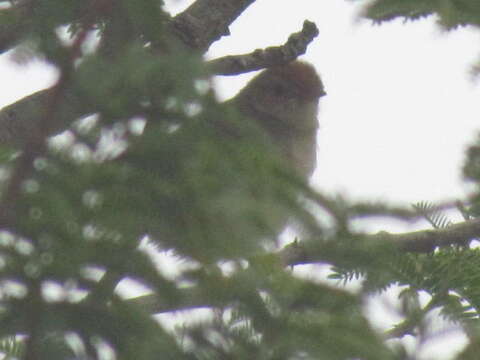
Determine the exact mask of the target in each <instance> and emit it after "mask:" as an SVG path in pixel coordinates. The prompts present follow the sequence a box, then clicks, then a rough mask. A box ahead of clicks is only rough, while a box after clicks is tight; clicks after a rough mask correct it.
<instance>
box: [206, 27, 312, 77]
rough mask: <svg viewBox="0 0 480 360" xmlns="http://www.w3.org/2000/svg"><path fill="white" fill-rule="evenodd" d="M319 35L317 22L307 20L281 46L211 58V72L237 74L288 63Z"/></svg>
mask: <svg viewBox="0 0 480 360" xmlns="http://www.w3.org/2000/svg"><path fill="white" fill-rule="evenodd" d="M317 35H318V28H317V26H316V25H315V23H313V22H311V21H308V20H305V22H304V23H303V28H302V30H300V31H299V32H296V33H293V34H291V35H290V36H289V37H288V40H287V42H286V43H285V44H283V45H281V46H270V47H267V48H266V49H257V50H255V51H253V52H252V53H249V54H242V55H230V56H224V57H221V58H218V59H214V60H210V61H209V62H207V64H206V65H207V66H208V68H209V69H210V72H211V73H213V74H218V75H237V74H242V73H246V72H249V71H255V70H260V69H264V68H267V67H271V66H276V65H283V64H287V63H289V62H290V61H293V60H295V59H296V58H297V57H299V56H300V55H302V54H304V53H305V51H306V50H307V46H308V45H309V44H310V43H311V42H312V41H313V39H314V38H315V37H317Z"/></svg>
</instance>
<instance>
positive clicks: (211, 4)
mask: <svg viewBox="0 0 480 360" xmlns="http://www.w3.org/2000/svg"><path fill="white" fill-rule="evenodd" d="M254 2H255V0H235V1H232V0H197V1H195V2H194V3H193V4H192V5H191V6H190V7H189V8H187V9H186V10H185V11H184V12H182V13H180V14H178V15H177V16H175V18H174V19H173V21H172V23H171V24H170V29H171V30H172V31H173V33H174V34H175V35H176V36H177V37H178V38H179V39H180V40H182V42H183V43H185V44H186V45H187V46H188V47H190V48H191V49H194V50H200V51H201V52H205V51H207V50H208V48H209V47H210V45H212V44H213V43H214V42H215V41H217V40H219V39H220V38H221V37H222V36H224V35H230V30H229V29H228V27H229V25H230V24H231V23H232V22H234V21H235V19H236V18H237V17H239V16H240V14H241V13H242V12H243V11H244V10H245V9H246V8H247V7H249V6H250V5H251V4H253V3H254Z"/></svg>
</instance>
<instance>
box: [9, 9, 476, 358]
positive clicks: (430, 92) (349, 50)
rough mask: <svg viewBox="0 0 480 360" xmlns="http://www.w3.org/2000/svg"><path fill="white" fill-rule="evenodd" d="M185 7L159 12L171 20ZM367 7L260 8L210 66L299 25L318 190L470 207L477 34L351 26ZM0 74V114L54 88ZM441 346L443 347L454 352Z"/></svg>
mask: <svg viewBox="0 0 480 360" xmlns="http://www.w3.org/2000/svg"><path fill="white" fill-rule="evenodd" d="M191 2H192V1H175V0H169V1H166V3H167V5H168V7H169V9H170V10H171V11H172V12H173V13H175V12H177V11H180V10H182V9H183V8H185V7H186V6H187V5H188V4H190V3H191ZM364 3H365V2H364V1H342V0H323V1H319V0H295V1H292V0H258V1H257V2H256V3H255V4H254V5H252V6H251V7H250V8H249V9H248V10H247V11H245V12H244V14H242V16H241V17H240V18H239V19H238V20H237V21H236V22H235V23H234V24H233V25H232V26H231V28H230V30H231V36H230V37H229V38H224V39H222V40H221V41H219V42H217V43H216V44H214V45H213V46H212V48H211V49H210V52H209V53H208V56H209V57H210V58H213V57H218V56H223V55H231V54H239V53H247V52H251V51H252V50H254V49H256V48H264V47H267V46H271V45H279V44H282V43H284V42H285V41H286V39H287V38H288V35H289V34H291V33H292V32H296V31H298V30H299V29H301V27H302V23H303V21H304V20H305V19H309V20H311V21H314V22H315V23H316V24H317V26H318V27H319V30H320V35H319V36H318V37H317V38H316V39H315V41H314V43H313V44H312V45H311V46H310V47H309V48H308V52H307V54H306V55H305V56H304V57H303V59H305V60H308V61H310V62H311V63H313V64H314V65H315V66H316V68H317V69H318V70H319V72H320V73H321V75H322V78H323V80H324V83H325V86H326V90H327V93H328V95H327V96H326V97H324V98H323V100H322V104H321V111H320V116H319V117H320V133H319V149H318V151H319V161H318V169H317V171H316V173H315V175H314V177H313V183H314V184H315V186H316V187H317V188H319V189H321V190H325V191H328V192H343V193H346V194H347V195H350V196H351V197H353V198H360V199H371V200H392V201H395V202H396V203H401V204H410V203H412V202H417V201H422V200H428V201H444V200H451V199H452V198H456V197H462V196H465V194H466V191H467V187H466V186H465V184H464V182H463V181H462V179H461V166H462V161H463V155H464V149H465V146H466V145H467V144H468V143H469V142H471V141H472V140H473V136H474V134H475V133H476V131H477V130H478V129H480V121H479V114H480V109H479V104H480V102H479V98H480V97H479V96H480V82H477V83H475V82H474V81H473V80H472V78H471V77H470V68H471V66H472V65H473V64H474V62H475V60H477V56H479V57H480V45H479V44H480V41H479V40H480V33H479V32H478V31H474V30H472V29H459V30H456V31H452V32H449V33H445V32H442V31H440V30H439V27H438V26H436V24H435V19H434V18H428V19H425V20H421V21H417V22H413V23H406V24H404V23H403V22H402V21H399V20H397V21H394V22H391V23H388V24H384V25H382V26H372V25H371V24H370V23H369V22H367V21H360V20H358V17H357V14H358V13H359V10H360V9H361V5H362V4H364ZM0 71H1V74H2V83H1V86H0V107H2V106H4V105H7V104H9V103H12V102H14V101H15V100H17V99H20V98H22V97H23V96H26V95H28V94H30V93H32V92H33V91H36V90H40V89H42V88H45V87H47V86H49V85H50V84H52V83H53V81H54V72H53V71H52V70H51V69H49V68H47V67H45V66H43V65H41V64H39V63H35V64H30V65H28V66H19V65H12V64H11V63H10V61H9V54H4V55H2V56H0ZM252 75H253V74H249V75H242V76H238V77H224V78H219V79H218V81H217V86H218V92H219V96H220V97H221V98H222V99H225V98H228V97H230V96H233V95H234V94H235V93H236V92H237V91H238V90H239V89H240V88H241V87H242V86H243V85H244V84H245V82H246V81H247V80H248V79H249V78H251V76H252ZM448 338H449V339H450V341H449V345H448V347H449V348H455V347H458V346H460V345H459V344H460V343H461V342H459V340H458V338H456V337H454V336H450V337H448ZM446 341H447V340H446V338H445V339H443V340H441V342H442V343H445V342H446ZM452 342H453V343H454V345H452ZM455 344H456V345H455ZM436 345H438V344H436ZM436 345H435V346H436ZM437 351H438V348H437ZM427 353H429V354H432V353H431V351H427ZM442 353H444V351H443V350H442ZM444 354H445V353H444ZM425 358H428V356H426V357H425ZM435 358H440V355H439V354H438V352H437V355H436V357H435Z"/></svg>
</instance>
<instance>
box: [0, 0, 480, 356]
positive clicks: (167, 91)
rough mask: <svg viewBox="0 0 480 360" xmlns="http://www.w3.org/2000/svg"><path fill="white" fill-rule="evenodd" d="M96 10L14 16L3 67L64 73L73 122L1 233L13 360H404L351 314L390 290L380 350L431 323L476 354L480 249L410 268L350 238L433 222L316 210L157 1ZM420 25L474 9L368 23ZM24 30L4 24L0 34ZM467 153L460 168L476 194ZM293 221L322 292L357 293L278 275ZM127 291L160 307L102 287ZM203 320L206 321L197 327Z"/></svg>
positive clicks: (387, 15)
mask: <svg viewBox="0 0 480 360" xmlns="http://www.w3.org/2000/svg"><path fill="white" fill-rule="evenodd" d="M0 3H6V2H5V1H1V2H0ZM104 3H105V4H108V3H109V2H104ZM440 3H441V4H442V6H444V7H440V5H439V4H440ZM89 4H90V5H89V6H87V5H85V4H83V3H82V4H80V3H79V2H76V1H65V0H55V1H54V0H52V1H39V2H32V3H28V2H26V5H25V6H27V7H30V8H29V9H30V11H31V17H30V18H29V20H28V21H26V22H25V23H24V24H23V26H22V31H21V33H20V35H19V36H20V40H19V45H18V47H19V48H17V49H16V50H15V51H19V52H22V53H23V54H30V55H31V56H32V55H33V56H35V57H39V58H41V59H44V60H45V61H47V62H49V63H51V64H54V65H56V66H57V67H58V68H59V69H60V71H63V72H68V77H66V80H65V81H66V85H64V88H63V90H64V91H65V93H67V94H75V97H76V99H78V102H77V107H78V109H76V114H81V116H75V117H72V118H70V119H68V120H69V122H70V123H71V124H72V127H71V130H68V134H64V135H63V136H64V138H66V139H67V140H64V141H63V142H61V143H60V144H57V145H55V146H54V145H51V146H49V147H48V149H47V150H46V151H43V152H41V153H38V154H37V155H38V156H36V157H35V158H34V160H33V166H32V171H30V172H29V173H26V174H24V176H23V178H21V184H20V188H21V192H20V194H19V196H18V197H17V198H16V199H15V200H16V201H15V203H14V204H9V207H11V208H13V211H14V214H15V216H14V217H13V218H12V219H9V222H8V223H7V224H4V226H3V227H2V231H1V232H0V291H1V302H0V338H1V339H3V340H2V341H1V342H0V350H1V351H3V353H4V354H5V356H6V358H8V359H15V358H25V359H49V360H50V359H112V358H113V359H139V360H141V359H157V358H161V359H329V360H335V359H338V360H340V359H369V360H372V359H373V360H374V359H379V360H380V359H381V360H386V359H407V358H408V356H411V354H410V355H407V350H406V349H404V348H403V347H402V346H401V345H399V344H397V345H395V346H389V345H387V344H386V343H385V341H384V338H383V335H384V334H381V333H380V332H379V331H377V330H374V328H373V326H372V324H371V323H370V322H369V319H368V318H367V316H366V315H365V311H364V306H365V302H366V300H367V299H368V298H369V297H370V296H372V295H375V294H379V293H382V292H383V291H384V290H386V289H388V288H390V287H392V286H393V285H400V286H401V289H402V292H401V294H400V300H401V306H400V307H399V309H398V312H399V314H400V316H401V318H402V321H401V322H399V323H398V324H397V325H396V326H395V327H393V328H392V329H391V331H390V332H389V333H388V334H387V335H389V337H392V338H394V337H398V338H399V337H402V336H404V335H407V334H408V335H414V336H419V337H422V341H425V340H426V339H428V337H429V336H430V335H431V333H429V332H428V325H429V319H430V317H429V315H431V314H432V313H433V312H434V311H436V310H440V313H441V314H442V316H444V317H445V318H446V319H448V320H451V321H453V322H455V323H458V324H460V325H461V326H462V327H463V329H464V330H465V332H466V333H467V334H468V336H469V337H470V340H471V342H470V344H469V345H468V346H467V348H466V349H465V351H464V353H463V354H462V355H461V357H459V358H461V359H473V358H474V355H475V352H474V349H475V348H476V347H477V346H478V345H477V344H478V342H479V339H480V336H479V334H478V313H479V310H480V308H479V306H480V281H478V279H477V278H478V275H477V274H478V270H477V269H478V268H479V266H480V257H479V256H478V249H474V248H470V247H469V246H468V244H465V245H464V246H457V247H448V248H442V249H439V250H437V251H436V252H435V253H433V254H407V253H403V252H400V251H399V250H398V249H395V248H394V247H393V245H392V244H389V243H388V242H386V241H381V239H380V241H375V242H373V241H369V240H368V237H367V238H366V237H365V234H363V233H361V232H359V231H355V229H357V228H358V227H357V226H356V221H358V219H359V218H360V219H370V218H373V219H378V217H379V216H383V217H385V216H388V217H393V218H398V219H400V220H405V219H409V218H415V215H421V216H424V217H426V218H427V219H428V220H429V221H430V222H431V223H432V225H434V227H442V226H448V221H446V220H445V218H444V217H442V216H441V215H438V214H436V215H435V216H432V212H431V211H430V210H429V205H428V204H425V203H423V204H419V205H418V206H416V210H412V211H410V210H408V209H407V210H405V209H403V210H402V211H398V209H393V208H391V207H389V206H388V205H387V204H370V203H360V204H359V203H355V204H354V203H349V202H348V201H346V200H345V199H342V198H341V197H337V198H335V197H325V196H319V195H320V194H318V193H316V192H315V190H313V189H311V188H310V187H309V186H308V184H306V183H305V182H304V181H302V180H301V179H298V178H297V177H296V176H295V175H294V174H293V173H292V172H291V171H290V169H287V168H285V167H284V165H283V163H282V162H281V161H279V159H278V158H277V156H276V154H275V151H274V150H273V149H272V147H271V146H270V144H269V143H268V141H267V140H266V138H265V136H264V135H263V134H262V133H261V132H260V131H259V129H258V128H256V127H255V125H254V124H252V123H250V122H249V121H248V120H247V119H243V118H241V117H239V116H238V114H237V113H236V112H235V111H234V110H233V109H231V108H228V107H227V106H225V105H224V104H220V103H218V102H217V101H216V99H215V96H214V94H213V91H212V89H211V87H210V83H209V80H208V74H206V73H205V70H204V66H203V60H202V58H201V56H200V54H195V53H192V52H189V51H188V50H186V49H185V48H184V46H183V45H182V44H180V43H178V40H177V39H176V38H174V37H172V36H171V35H169V32H168V31H167V30H166V28H165V24H166V22H167V21H168V18H169V16H168V14H167V13H166V12H165V11H164V10H162V8H161V7H160V4H159V1H157V0H155V1H153V0H141V1H136V2H132V1H126V0H123V1H118V2H115V5H111V6H110V7H106V8H102V7H101V6H100V5H101V4H102V2H100V1H99V2H91V3H90V2H89ZM95 4H96V5H98V6H97V7H96V6H95ZM440 10H442V11H440ZM432 13H436V14H437V15H438V16H439V17H440V19H441V21H442V23H444V24H446V25H447V26H448V27H453V26H454V25H458V24H472V25H477V24H478V23H479V22H480V10H479V9H478V6H477V5H476V0H472V1H467V0H463V1H453V0H451V1H433V0H430V1H427V0H425V1H405V0H396V1H395V0H385V1H381V0H378V1H374V2H373V3H371V4H370V5H369V7H368V8H367V10H366V16H367V17H370V18H372V19H375V20H377V21H383V20H390V19H392V18H394V17H398V16H401V17H407V18H412V19H414V18H418V17H420V16H423V15H428V14H432ZM17 16H18V14H17V13H8V12H5V13H4V14H2V15H1V16H0V25H2V24H11V23H14V22H15V21H18V19H17ZM86 32H87V33H88V34H89V35H91V36H92V38H93V39H96V40H98V39H102V41H100V42H99V46H98V47H97V48H96V50H93V51H91V52H85V53H84V54H83V55H82V56H81V58H80V61H76V62H75V63H74V64H72V63H69V61H70V62H71V61H72V57H71V54H70V53H69V51H71V47H70V46H69V45H68V44H69V41H66V40H65V37H66V34H69V36H72V37H73V38H75V37H77V38H78V37H79V36H80V34H82V33H83V34H85V33H86ZM327 85H328V84H327ZM60 99H61V98H60ZM38 110H39V116H40V115H41V113H42V111H44V110H43V109H38ZM53 114H54V116H55V109H53ZM479 146H480V142H479V143H478V144H476V145H475V144H474V145H472V147H471V148H470V150H469V152H468V155H469V156H468V159H467V161H466V165H465V174H466V176H467V177H468V178H469V179H470V180H471V181H472V182H473V183H474V184H476V185H475V186H478V184H480V177H479V175H478V171H477V170H476V168H477V167H478V164H479V162H478V159H477V157H478V154H480V152H479V151H477V147H479ZM0 155H1V159H2V167H1V169H0V170H1V172H0V175H1V176H0V179H1V181H2V195H3V196H4V197H5V194H6V193H7V192H8V191H9V187H8V184H9V174H11V173H12V172H15V171H18V167H19V165H18V155H17V154H16V153H15V151H12V149H6V148H5V149H3V150H2V153H1V154H0ZM479 194H480V192H479V191H478V188H477V191H476V193H475V194H474V196H473V197H472V206H471V209H469V212H468V213H469V215H468V216H470V217H471V218H474V217H476V216H477V213H478V203H479V200H478V199H479V196H480V195H479ZM325 199H327V200H328V201H327V200H325ZM3 205H4V206H5V204H4V203H3ZM286 216H289V217H290V218H291V219H292V222H294V223H295V224H296V228H297V229H299V231H298V233H299V234H300V235H299V236H300V237H301V239H300V240H303V241H305V242H306V243H309V244H313V246H315V247H317V248H320V249H322V248H323V249H324V252H323V254H324V255H323V261H322V265H329V266H331V271H330V277H331V278H332V279H337V280H339V281H340V282H344V283H350V282H354V283H355V284H356V289H355V290H352V291H346V290H345V289H343V288H341V287H335V286H333V285H331V284H332V283H331V282H330V283H327V282H326V281H321V280H320V279H319V278H318V277H315V276H314V275H315V270H317V269H319V268H317V267H312V276H311V277H308V278H305V277H298V276H296V275H295V274H294V273H293V272H292V271H291V269H289V268H286V267H285V266H284V264H282V261H281V259H280V258H279V257H278V256H277V255H276V254H275V252H276V250H277V249H278V247H279V242H278V235H279V234H278V227H279V226H280V225H279V224H282V223H283V221H284V220H283V219H284V218H285V217H286ZM291 240H293V239H291ZM146 243H148V244H150V245H153V246H149V245H148V246H147V245H145V244H146ZM158 254H162V256H166V255H165V254H167V255H169V256H170V258H175V259H176V260H177V262H178V265H177V266H178V269H176V270H177V271H176V272H175V275H171V274H170V273H167V272H165V271H162V270H161V269H159V268H158V267H157V264H156V256H158ZM477 262H479V263H478V264H477ZM104 273H105V276H104V277H103V278H102V276H101V275H102V274H104ZM100 279H101V280H100ZM109 279H110V280H109ZM121 279H130V280H133V281H136V282H137V283H140V284H142V285H143V286H144V287H145V288H146V289H148V291H149V292H150V294H153V295H154V296H155V299H156V301H157V302H158V303H160V304H161V305H158V303H157V305H156V306H157V307H156V309H157V310H155V311H152V310H151V309H150V308H149V307H148V306H142V305H141V304H142V302H140V301H138V302H136V301H131V300H126V299H125V297H124V296H121V295H120V294H118V293H117V292H114V291H113V290H114V287H115V285H116V283H117V282H118V281H119V280H121ZM420 295H421V296H423V298H425V295H427V296H426V298H428V299H429V300H428V302H427V303H425V301H423V300H422V299H421V298H420ZM159 307H160V309H159ZM197 308H201V309H210V312H209V316H207V317H205V316H203V317H199V316H197V315H196V312H195V310H194V309H197ZM152 312H155V313H156V312H163V313H164V315H165V314H167V315H168V314H172V315H175V314H179V313H181V314H183V315H186V316H189V317H190V319H189V320H190V321H186V322H185V323H183V324H182V325H181V326H177V327H175V329H174V330H173V331H172V330H167V329H168V328H170V327H166V326H164V324H165V323H169V322H173V321H174V319H175V317H174V316H171V317H170V318H169V317H168V316H163V315H162V317H161V319H162V320H161V321H159V320H158V318H156V317H154V316H152ZM165 319H166V320H165ZM410 358H411V357H410Z"/></svg>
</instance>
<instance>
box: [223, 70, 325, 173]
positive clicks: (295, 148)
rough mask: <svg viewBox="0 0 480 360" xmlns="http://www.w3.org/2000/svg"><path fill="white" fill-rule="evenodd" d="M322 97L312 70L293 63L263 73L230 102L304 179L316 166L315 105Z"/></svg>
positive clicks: (316, 111)
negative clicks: (270, 141) (253, 123)
mask: <svg viewBox="0 0 480 360" xmlns="http://www.w3.org/2000/svg"><path fill="white" fill-rule="evenodd" d="M325 94H326V93H325V91H324V87H323V83H322V81H321V79H320V77H319V75H318V74H317V72H316V71H315V68H314V67H313V66H312V65H310V64H308V63H305V62H301V61H294V62H291V63H289V64H287V65H283V66H276V67H272V68H269V69H268V70H265V71H263V72H262V73H260V74H259V75H258V76H256V77H255V78H253V79H252V80H251V81H250V82H249V83H248V84H247V85H246V86H245V87H244V88H243V89H242V90H241V91H240V93H239V94H238V95H237V96H235V98H233V99H232V100H231V102H232V103H233V104H235V106H236V107H237V108H238V109H239V110H240V112H241V113H242V114H244V115H245V116H248V117H249V118H250V119H255V120H256V121H257V122H258V124H260V126H261V127H262V128H263V129H264V130H265V132H266V133H267V134H268V135H269V136H270V137H271V138H272V141H273V143H274V144H275V145H276V146H278V148H279V149H280V151H281V155H282V156H283V157H284V158H285V160H286V161H287V162H288V164H289V165H291V166H292V167H293V169H295V170H296V171H297V172H298V174H299V175H300V176H302V177H304V178H306V179H308V178H309V177H310V176H311V175H312V173H313V170H314V169H315V164H316V147H317V142H316V133H317V129H318V121H317V113H318V103H319V99H320V97H322V96H323V95H325Z"/></svg>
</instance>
